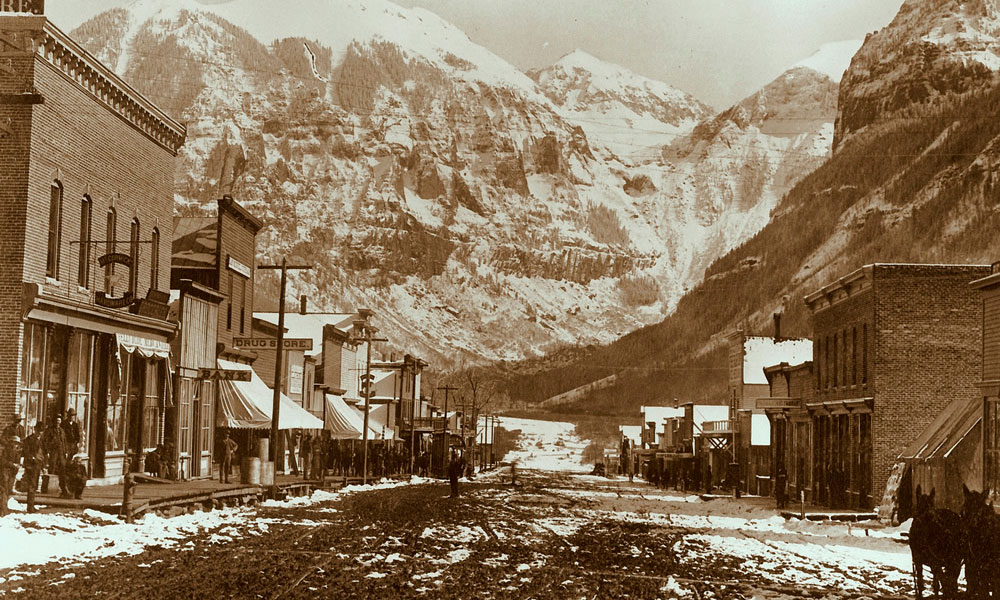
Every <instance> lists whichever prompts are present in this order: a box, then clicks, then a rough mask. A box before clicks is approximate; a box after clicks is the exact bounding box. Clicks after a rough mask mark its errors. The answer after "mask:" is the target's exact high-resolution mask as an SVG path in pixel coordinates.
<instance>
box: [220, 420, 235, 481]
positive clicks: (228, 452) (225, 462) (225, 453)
mask: <svg viewBox="0 0 1000 600" xmlns="http://www.w3.org/2000/svg"><path fill="white" fill-rule="evenodd" d="M238 448H239V445H238V444H237V443H236V442H234V441H233V440H232V439H231V438H230V437H229V430H228V429H227V430H226V434H225V437H223V438H222V465H221V466H220V468H219V481H221V482H222V483H229V476H230V475H231V474H232V472H233V455H234V454H236V450H237V449H238Z"/></svg>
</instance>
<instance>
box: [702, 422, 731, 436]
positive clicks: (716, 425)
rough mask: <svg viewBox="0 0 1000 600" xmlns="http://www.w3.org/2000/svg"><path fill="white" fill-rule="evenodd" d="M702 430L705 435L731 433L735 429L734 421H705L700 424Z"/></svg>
mask: <svg viewBox="0 0 1000 600" xmlns="http://www.w3.org/2000/svg"><path fill="white" fill-rule="evenodd" d="M701 429H702V432H703V433H705V435H713V434H716V435H717V434H722V433H733V431H735V430H736V427H735V423H733V421H731V420H729V419H727V420H725V421H705V423H704V424H703V425H702V428H701Z"/></svg>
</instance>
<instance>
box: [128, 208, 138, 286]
mask: <svg viewBox="0 0 1000 600" xmlns="http://www.w3.org/2000/svg"><path fill="white" fill-rule="evenodd" d="M128 255H129V257H130V258H131V259H132V268H131V269H130V270H129V274H128V291H130V292H132V295H133V296H135V294H136V293H137V291H138V290H137V289H136V288H138V287H139V269H138V268H137V267H138V266H139V219H132V228H131V231H130V233H129V246H128Z"/></svg>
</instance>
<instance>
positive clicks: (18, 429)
mask: <svg viewBox="0 0 1000 600" xmlns="http://www.w3.org/2000/svg"><path fill="white" fill-rule="evenodd" d="M22 421H23V419H22V418H21V415H14V420H13V421H11V423H10V425H8V426H6V427H4V428H3V434H2V435H3V437H5V438H10V437H15V436H16V437H18V438H20V439H22V440H23V439H24V438H26V437H27V436H26V435H25V433H24V423H22Z"/></svg>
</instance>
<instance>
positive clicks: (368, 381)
mask: <svg viewBox="0 0 1000 600" xmlns="http://www.w3.org/2000/svg"><path fill="white" fill-rule="evenodd" d="M354 326H355V327H356V328H359V329H361V330H362V331H363V332H364V335H365V337H363V338H358V341H362V342H365V343H366V344H367V345H368V356H367V357H366V358H365V377H364V381H363V383H364V385H363V386H362V387H363V388H364V389H363V391H362V394H363V395H364V397H365V424H364V431H363V432H362V434H361V445H362V448H361V454H362V467H361V484H362V485H366V484H367V483H368V406H369V404H370V403H371V397H372V393H373V392H374V390H373V389H372V342H388V341H389V340H387V339H385V338H375V337H372V335H374V334H375V332H376V331H378V329H376V328H375V326H373V325H372V324H370V323H369V322H368V321H367V320H360V319H359V320H357V321H355V322H354Z"/></svg>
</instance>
